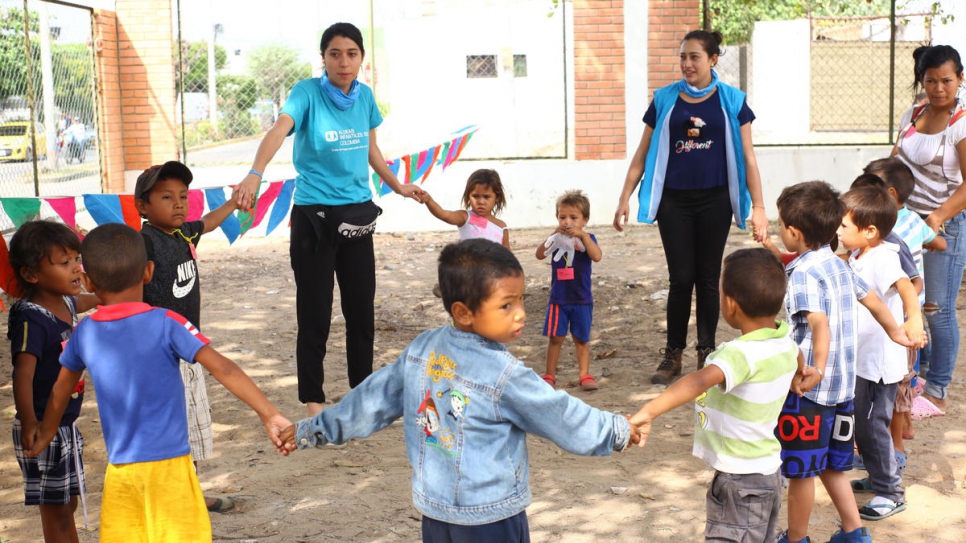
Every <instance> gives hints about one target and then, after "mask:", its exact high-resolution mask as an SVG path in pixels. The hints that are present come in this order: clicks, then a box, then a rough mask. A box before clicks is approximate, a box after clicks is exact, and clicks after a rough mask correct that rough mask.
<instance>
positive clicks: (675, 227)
mask: <svg viewBox="0 0 966 543" xmlns="http://www.w3.org/2000/svg"><path fill="white" fill-rule="evenodd" d="M732 217H733V214H732V211H731V199H730V196H729V194H728V187H717V188H713V189H701V190H665V191H664V194H662V196H661V207H660V208H658V211H657V225H658V229H659V230H660V232H661V242H662V243H663V244H664V257H665V258H666V259H667V269H668V276H669V279H670V283H671V286H670V292H669V293H668V298H667V346H668V347H670V348H672V349H683V348H684V346H685V345H687V340H688V321H689V320H691V293H692V291H694V290H695V287H697V289H696V290H697V293H698V300H697V304H696V306H697V324H698V326H697V328H698V345H697V346H698V348H699V349H705V348H709V347H714V346H715V340H714V335H715V330H717V328H718V312H719V311H720V307H719V306H720V301H719V298H718V280H719V278H720V276H721V258H722V256H723V255H724V248H725V242H726V241H727V240H728V232H729V230H730V228H731V220H732Z"/></svg>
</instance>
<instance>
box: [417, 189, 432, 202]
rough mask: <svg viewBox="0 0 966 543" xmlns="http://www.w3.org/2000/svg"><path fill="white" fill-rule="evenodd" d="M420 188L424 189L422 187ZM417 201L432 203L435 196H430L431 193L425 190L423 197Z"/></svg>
mask: <svg viewBox="0 0 966 543" xmlns="http://www.w3.org/2000/svg"><path fill="white" fill-rule="evenodd" d="M420 190H422V189H420ZM416 201H417V202H419V203H421V204H428V203H430V202H432V201H433V197H432V196H430V195H429V193H428V192H426V191H425V190H424V191H423V194H422V197H421V198H420V199H419V200H416Z"/></svg>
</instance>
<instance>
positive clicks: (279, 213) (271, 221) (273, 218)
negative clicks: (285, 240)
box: [265, 179, 295, 236]
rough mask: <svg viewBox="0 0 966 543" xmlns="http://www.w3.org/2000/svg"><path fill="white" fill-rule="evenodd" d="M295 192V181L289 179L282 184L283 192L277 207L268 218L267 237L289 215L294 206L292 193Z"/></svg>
mask: <svg viewBox="0 0 966 543" xmlns="http://www.w3.org/2000/svg"><path fill="white" fill-rule="evenodd" d="M293 192H295V180H294V179H289V180H287V181H285V182H284V183H283V184H282V190H281V191H280V192H279V193H278V198H277V199H276V200H275V206H274V207H272V214H271V215H270V216H269V217H268V226H266V227H265V235H266V236H267V235H269V234H271V233H272V230H275V227H276V226H278V225H279V223H281V222H282V219H284V218H285V215H287V214H288V211H289V208H290V207H291V204H292V193H293Z"/></svg>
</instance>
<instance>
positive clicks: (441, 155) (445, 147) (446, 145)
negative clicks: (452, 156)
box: [436, 141, 451, 170]
mask: <svg viewBox="0 0 966 543" xmlns="http://www.w3.org/2000/svg"><path fill="white" fill-rule="evenodd" d="M450 144H451V142H448V141H444V142H443V150H442V151H440V153H439V159H438V160H437V161H436V164H440V165H442V166H443V170H446V166H447V164H446V162H445V161H446V157H447V156H449V146H450Z"/></svg>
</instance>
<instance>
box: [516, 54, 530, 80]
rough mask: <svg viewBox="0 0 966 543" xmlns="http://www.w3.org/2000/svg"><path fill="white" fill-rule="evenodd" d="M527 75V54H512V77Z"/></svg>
mask: <svg viewBox="0 0 966 543" xmlns="http://www.w3.org/2000/svg"><path fill="white" fill-rule="evenodd" d="M526 76H527V56H526V55H513V77H526Z"/></svg>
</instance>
